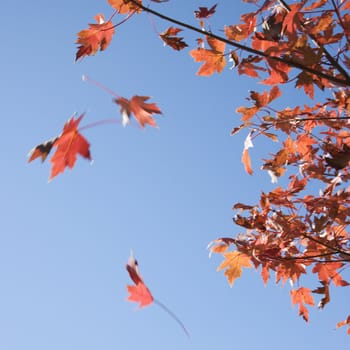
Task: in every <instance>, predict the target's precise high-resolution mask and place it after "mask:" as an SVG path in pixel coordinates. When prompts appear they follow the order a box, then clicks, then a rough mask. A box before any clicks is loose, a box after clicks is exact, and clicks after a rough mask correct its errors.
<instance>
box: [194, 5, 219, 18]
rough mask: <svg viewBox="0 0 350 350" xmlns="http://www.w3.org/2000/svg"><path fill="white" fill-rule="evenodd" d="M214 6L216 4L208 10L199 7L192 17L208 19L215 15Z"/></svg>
mask: <svg viewBox="0 0 350 350" xmlns="http://www.w3.org/2000/svg"><path fill="white" fill-rule="evenodd" d="M216 6H218V4H215V5H213V6H212V7H211V8H210V9H208V7H200V8H199V10H196V11H194V15H195V16H196V18H209V17H210V16H212V15H213V14H214V13H215V11H216Z"/></svg>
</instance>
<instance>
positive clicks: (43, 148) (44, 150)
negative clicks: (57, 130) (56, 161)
mask: <svg viewBox="0 0 350 350" xmlns="http://www.w3.org/2000/svg"><path fill="white" fill-rule="evenodd" d="M57 139H58V137H54V138H53V139H50V140H47V141H45V142H43V143H41V144H40V145H38V146H35V147H34V148H33V149H32V150H30V151H29V154H28V157H29V159H28V163H30V162H31V161H33V160H34V159H36V158H39V157H41V161H42V162H44V161H45V159H46V158H47V156H48V155H49V153H50V152H51V150H52V147H53V146H54V144H55V142H56V140H57Z"/></svg>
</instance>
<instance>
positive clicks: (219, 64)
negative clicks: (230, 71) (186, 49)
mask: <svg viewBox="0 0 350 350" xmlns="http://www.w3.org/2000/svg"><path fill="white" fill-rule="evenodd" d="M207 42H208V44H209V46H210V47H211V49H210V50H208V49H203V48H201V47H199V48H197V49H195V50H192V51H190V55H191V56H192V57H193V59H194V60H195V62H204V63H203V65H202V66H201V67H200V68H199V70H198V72H197V75H202V76H210V75H212V74H214V72H217V73H221V72H222V71H223V69H224V68H225V66H226V59H225V56H224V51H225V43H223V42H222V41H219V40H217V39H215V38H211V37H207Z"/></svg>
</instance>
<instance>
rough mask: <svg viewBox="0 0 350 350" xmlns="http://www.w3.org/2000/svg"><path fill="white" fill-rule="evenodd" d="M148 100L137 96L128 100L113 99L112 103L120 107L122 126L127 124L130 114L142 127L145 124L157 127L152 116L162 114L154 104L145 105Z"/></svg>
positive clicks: (121, 98) (145, 97) (146, 97)
mask: <svg viewBox="0 0 350 350" xmlns="http://www.w3.org/2000/svg"><path fill="white" fill-rule="evenodd" d="M148 99H150V97H149V96H137V95H135V96H133V97H131V99H130V100H128V99H126V98H124V97H118V98H116V99H114V102H115V103H117V104H118V105H120V113H121V114H122V116H123V125H124V126H125V125H126V124H127V123H129V120H130V116H131V114H134V116H135V118H136V119H137V121H138V122H139V123H140V124H141V126H142V127H144V126H145V125H146V124H149V125H151V126H153V127H157V124H156V122H155V120H154V119H153V118H152V114H154V113H156V114H162V112H161V110H160V109H159V108H158V106H157V105H156V104H155V103H145V101H147V100H148Z"/></svg>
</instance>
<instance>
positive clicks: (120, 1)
mask: <svg viewBox="0 0 350 350" xmlns="http://www.w3.org/2000/svg"><path fill="white" fill-rule="evenodd" d="M136 1H137V2H138V3H140V4H141V5H142V1H141V0H136ZM108 3H109V4H110V5H111V6H112V7H113V8H114V9H116V10H117V11H118V13H120V14H128V13H130V12H135V13H139V12H141V11H142V9H141V8H140V7H138V6H137V5H136V4H134V3H132V2H131V1H129V0H108Z"/></svg>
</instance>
